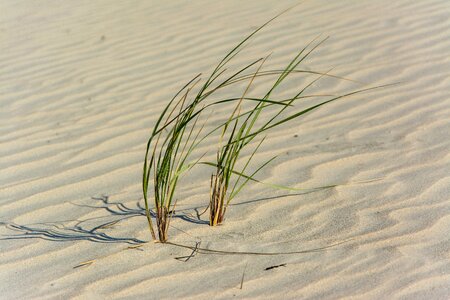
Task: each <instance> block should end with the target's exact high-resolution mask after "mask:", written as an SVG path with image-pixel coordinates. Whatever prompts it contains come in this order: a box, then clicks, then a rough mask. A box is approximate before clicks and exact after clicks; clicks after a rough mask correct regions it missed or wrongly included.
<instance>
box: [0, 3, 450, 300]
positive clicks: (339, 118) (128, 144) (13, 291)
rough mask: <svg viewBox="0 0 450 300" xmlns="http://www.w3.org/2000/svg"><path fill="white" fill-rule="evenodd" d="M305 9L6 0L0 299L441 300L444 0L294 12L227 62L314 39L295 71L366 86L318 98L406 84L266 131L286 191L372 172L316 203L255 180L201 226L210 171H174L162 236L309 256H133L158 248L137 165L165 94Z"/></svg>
mask: <svg viewBox="0 0 450 300" xmlns="http://www.w3.org/2000/svg"><path fill="white" fill-rule="evenodd" d="M296 3H297V1H269V0H263V1H256V0H254V1H253V0H252V1H234V0H231V1H206V0H204V1H200V0H199V1H113V2H112V1H75V2H74V1H71V2H61V1H50V0H48V1H47V0H45V1H2V3H0V11H2V13H1V16H2V17H1V18H0V19H1V20H0V35H1V36H2V38H1V41H2V42H1V44H0V48H1V51H0V91H1V92H0V105H1V110H0V124H1V126H0V145H1V146H0V157H1V158H0V166H1V168H0V174H1V175H0V195H1V197H0V222H1V223H2V225H3V226H0V251H1V255H0V282H1V283H0V298H1V299H69V298H70V299H137V298H142V299H173V298H186V299H229V298H232V297H237V298H246V299H337V298H346V299H348V298H351V299H448V298H450V238H449V234H448V229H449V228H450V201H449V199H450V151H449V150H450V136H449V132H450V56H449V53H450V39H449V35H450V2H448V1H446V0H426V1H409V0H399V1H385V0H377V1H352V0H344V1H325V0H309V1H305V2H304V3H303V4H301V5H299V6H298V7H296V8H294V9H293V10H292V11H290V12H289V13H286V14H285V15H283V16H282V17H280V18H279V19H277V20H276V21H275V22H273V23H272V24H271V25H270V26H269V27H267V28H265V29H264V30H263V31H262V32H261V33H260V34H259V35H258V36H256V37H255V38H254V40H253V41H252V43H251V45H250V46H249V47H248V48H247V49H246V50H245V51H244V52H243V53H242V55H240V56H238V57H237V58H236V60H235V61H234V62H233V63H232V64H231V67H233V66H234V67H237V66H240V65H242V64H244V63H246V62H248V61H249V60H250V59H252V58H255V57H261V56H264V55H266V54H268V53H270V52H272V51H273V54H272V56H271V58H270V60H269V62H268V65H269V66H278V67H279V66H283V65H285V64H286V63H287V62H288V61H289V60H290V59H291V58H292V56H293V55H294V54H295V52H296V51H297V50H299V49H301V48H302V47H304V46H305V45H306V44H307V43H308V42H309V41H311V40H312V39H313V38H314V37H316V36H318V35H319V34H322V36H330V38H329V39H328V40H327V41H326V43H324V45H323V46H321V47H320V48H319V49H318V50H317V51H316V52H314V53H313V54H312V55H311V56H310V57H308V59H307V61H306V62H305V63H304V66H303V67H304V68H306V69H309V70H319V71H327V70H329V69H330V68H332V67H334V69H333V73H334V74H336V75H339V76H343V77H346V78H351V79H353V80H355V81H358V82H348V81H342V80H333V79H326V80H324V81H322V82H320V83H319V84H317V85H316V86H315V88H314V90H313V92H320V93H324V92H325V93H342V92H344V91H348V90H352V89H355V88H359V87H361V86H367V85H372V86H373V85H380V84H387V83H393V82H401V84H399V85H397V86H393V87H389V88H385V89H380V90H377V91H376V92H372V93H367V94H363V95H359V96H356V97H352V98H349V99H346V100H344V101H338V102H335V103H332V104H330V105H328V106H324V107H322V108H321V109H320V110H318V111H316V112H314V113H311V114H309V115H307V116H305V117H304V118H302V119H300V120H298V121H295V122H293V123H291V124H289V125H288V126H283V127H280V128H278V129H275V130H273V131H272V132H270V133H269V138H268V139H267V141H266V142H265V144H264V145H263V147H262V149H261V152H260V153H259V155H258V157H256V161H255V163H258V162H263V161H264V159H267V158H268V157H271V156H272V155H279V157H278V158H277V160H276V161H275V163H273V164H272V165H271V166H269V167H268V168H267V169H265V170H264V171H263V172H261V173H260V175H259V178H260V179H261V180H263V181H267V182H273V183H278V184H283V185H288V186H292V187H296V188H302V187H317V186H323V185H327V184H333V183H351V182H360V181H365V180H369V179H375V178H378V179H379V180H376V181H370V182H365V183H358V184H356V183H354V184H346V185H340V186H338V187H336V188H333V189H328V190H320V191H316V192H308V193H307V192H286V191H279V190H273V189H271V188H268V187H266V186H264V185H258V184H251V185H249V186H248V187H247V188H246V190H245V191H244V192H243V193H242V194H241V195H240V196H239V197H238V198H237V199H236V201H235V202H234V203H233V205H232V206H231V207H230V208H229V211H228V212H227V220H226V222H225V224H224V225H223V226H220V227H217V228H210V227H209V226H207V225H206V223H205V222H206V215H204V216H203V217H202V219H201V220H198V219H197V218H196V217H195V216H196V213H197V212H199V211H201V210H202V209H204V207H205V206H206V204H207V199H208V184H209V182H208V178H209V176H210V174H209V170H208V169H207V168H203V167H198V168H195V169H193V171H192V173H191V176H189V177H186V178H184V179H183V182H182V183H183V184H182V185H181V186H180V190H179V193H178V196H177V198H178V199H179V204H178V209H179V210H178V214H177V215H176V217H175V218H174V220H173V222H172V224H173V227H172V228H171V231H170V240H171V241H173V242H175V243H180V244H184V245H190V246H193V245H195V243H196V242H197V241H201V246H202V247H205V248H210V249H220V250H224V251H244V252H245V251H247V252H249V251H250V252H289V251H303V250H305V253H301V254H293V255H274V256H258V255H211V254H209V255H208V254H197V255H196V256H195V257H193V258H192V259H190V260H189V261H188V262H182V261H180V260H176V259H174V258H175V257H180V256H187V255H189V254H190V252H191V251H190V250H188V249H183V248H180V247H175V246H171V245H161V244H154V243H146V244H144V245H143V246H141V247H139V248H133V247H131V248H129V247H130V246H136V245H139V244H140V243H142V242H147V241H149V239H150V234H149V232H148V227H147V224H146V220H145V217H144V210H143V207H142V205H143V200H142V194H141V183H140V180H141V169H142V161H143V155H144V151H145V149H144V147H145V143H146V139H147V138H148V135H149V133H150V130H151V126H152V125H153V124H154V122H155V121H156V119H157V117H158V115H159V113H160V111H161V109H162V107H163V106H164V105H165V103H166V101H167V100H168V99H170V97H171V96H173V94H174V93H175V92H176V91H177V90H178V89H179V88H180V87H181V86H182V85H183V84H184V83H185V82H187V81H188V80H189V79H191V78H192V77H193V76H194V75H195V74H197V73H200V72H209V71H211V69H212V68H213V67H214V66H215V64H216V63H217V62H218V61H219V60H220V59H221V58H222V56H223V55H224V54H225V53H226V52H227V51H228V50H230V48H231V47H232V46H233V45H234V44H236V43H237V42H239V41H240V40H241V39H242V38H243V37H245V36H246V35H247V34H249V33H250V32H251V31H252V30H254V29H255V28H256V27H257V26H259V25H260V24H262V23H264V22H265V21H267V20H268V19H270V18H271V17H272V16H274V15H275V14H276V13H278V12H280V11H282V10H283V9H285V8H287V7H289V6H292V5H294V4H296ZM305 76H307V75H305ZM306 80H307V79H306V77H302V76H299V77H298V81H293V82H291V83H289V84H287V85H286V86H285V87H284V90H283V92H284V93H286V94H289V93H290V92H292V91H294V90H295V89H297V88H298V85H299V84H300V85H301V84H304V83H305V82H306ZM261 84H262V85H263V84H264V81H262V82H261ZM263 87H264V86H263ZM263 87H262V88H263ZM262 90H263V89H261V91H262ZM258 91H259V90H258V88H256V89H255V93H256V92H258ZM226 109H227V108H226V107H224V108H221V109H219V110H218V111H216V115H214V116H217V118H220V115H221V112H222V111H225V110H226ZM206 149H207V147H206V146H204V147H202V148H200V149H198V151H197V152H196V153H194V155H196V154H200V153H203V152H204V151H206ZM208 155H213V153H210V154H208ZM116 221H117V222H116ZM334 244H338V245H335V246H334V247H331V248H327V249H323V250H321V251H308V250H314V249H316V250H317V249H319V248H322V247H328V246H330V245H334ZM91 260H92V262H91V263H90V264H89V263H88V264H85V265H82V266H79V265H80V264H82V263H83V262H89V261H91ZM283 264H285V265H283ZM277 265H283V266H279V267H277V268H272V269H269V270H265V268H268V267H271V266H277ZM76 266H79V267H76ZM243 273H245V276H244V281H243V286H242V289H241V288H240V285H241V279H242V275H243Z"/></svg>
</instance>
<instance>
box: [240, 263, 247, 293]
mask: <svg viewBox="0 0 450 300" xmlns="http://www.w3.org/2000/svg"><path fill="white" fill-rule="evenodd" d="M247 266H248V262H247V263H246V264H245V267H244V271H243V272H242V278H241V286H240V287H239V289H240V290H242V287H243V286H244V277H245V270H247Z"/></svg>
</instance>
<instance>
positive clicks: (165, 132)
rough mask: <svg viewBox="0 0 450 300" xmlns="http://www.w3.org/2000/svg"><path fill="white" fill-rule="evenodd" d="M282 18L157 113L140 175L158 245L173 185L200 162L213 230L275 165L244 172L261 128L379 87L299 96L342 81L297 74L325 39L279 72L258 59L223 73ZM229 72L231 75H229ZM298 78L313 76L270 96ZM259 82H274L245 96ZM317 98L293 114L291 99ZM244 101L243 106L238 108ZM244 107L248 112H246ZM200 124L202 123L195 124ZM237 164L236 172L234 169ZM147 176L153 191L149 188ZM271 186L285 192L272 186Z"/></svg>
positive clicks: (171, 204)
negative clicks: (206, 176) (215, 117)
mask: <svg viewBox="0 0 450 300" xmlns="http://www.w3.org/2000/svg"><path fill="white" fill-rule="evenodd" d="M282 13H284V12H282ZM282 13H281V14H282ZM281 14H279V15H277V16H275V17H274V18H272V19H271V20H269V21H267V22H266V23H264V24H263V25H262V26H260V27H259V28H257V29H256V30H255V31H253V32H252V33H251V34H250V35H248V36H247V37H246V38H244V39H243V40H242V41H241V42H240V43H238V44H237V45H236V46H235V47H234V48H232V50H231V51H229V52H228V53H227V54H226V55H225V56H224V57H223V59H222V60H221V61H220V62H219V63H218V65H217V66H216V67H215V68H214V70H213V71H212V72H211V74H210V75H209V76H208V77H207V78H206V80H204V81H202V79H201V74H199V75H197V76H195V77H194V78H193V79H191V80H190V81H189V82H188V83H186V84H185V85H184V86H183V87H182V88H181V89H180V90H179V91H178V92H177V93H176V94H175V96H174V97H173V98H172V99H171V100H170V101H169V102H168V104H167V105H166V106H165V107H164V109H163V110H162V112H161V114H160V116H159V118H158V120H157V121H156V123H155V125H154V127H153V130H152V133H151V135H150V138H149V140H148V142H147V147H146V152H145V160H144V166H143V177H142V189H143V195H144V202H145V211H146V216H147V221H148V225H149V230H150V233H151V235H152V239H153V240H159V241H160V242H163V243H164V242H166V241H167V239H168V235H169V226H170V221H171V218H172V216H173V213H174V211H175V207H176V200H175V192H176V189H177V186H178V183H179V179H180V177H181V176H182V175H185V174H186V172H187V171H188V170H190V169H191V168H192V167H194V166H195V165H196V164H198V163H202V164H206V165H209V166H212V167H213V168H214V171H213V172H214V173H213V174H212V175H211V178H210V191H211V192H210V200H209V210H210V225H212V226H215V225H218V224H220V223H222V222H223V220H224V216H225V212H226V210H227V207H228V205H229V203H230V202H231V201H232V200H233V199H234V198H235V197H236V196H237V195H238V194H239V193H240V191H241V190H242V189H243V188H244V187H245V186H246V185H247V184H248V182H250V181H253V182H259V181H258V180H257V179H255V175H256V174H257V173H258V172H259V171H260V170H262V169H263V168H264V167H265V166H267V165H268V164H269V163H270V162H271V161H272V160H273V159H275V157H273V158H271V159H269V160H267V161H266V162H264V163H263V164H262V165H260V166H259V167H257V168H256V169H254V170H252V171H251V172H250V173H248V169H249V168H250V165H251V162H252V160H253V158H254V156H255V154H256V153H257V151H258V149H259V147H260V146H261V144H262V142H263V141H264V139H265V137H262V135H265V134H266V132H267V131H268V130H270V129H272V128H274V127H277V126H280V125H282V124H284V123H287V122H290V121H294V120H296V119H298V118H299V117H301V116H303V115H304V114H306V113H309V112H311V111H313V110H315V109H317V108H319V107H321V106H323V105H325V104H328V103H330V102H333V101H336V100H338V99H342V98H346V97H349V96H352V95H355V94H358V93H362V92H366V91H370V90H373V89H376V88H380V87H383V86H377V87H370V88H365V89H359V90H355V91H352V92H350V93H346V94H343V95H329V94H320V95H312V94H306V92H307V90H308V89H309V88H310V87H312V86H313V85H314V84H315V83H316V82H317V81H318V80H320V79H321V78H323V77H325V76H326V77H331V78H337V79H341V80H346V79H344V78H341V77H338V76H334V75H331V74H329V73H328V72H325V73H322V72H315V71H307V70H302V69H299V68H298V67H299V65H300V64H301V63H302V62H303V61H304V60H305V59H306V58H307V57H308V56H309V55H310V54H311V53H312V52H313V51H314V50H315V49H316V48H317V47H319V46H320V45H321V44H322V43H323V42H325V41H326V39H327V38H324V39H322V40H318V41H317V39H315V40H313V41H311V42H310V43H309V44H308V45H307V46H305V47H304V48H303V49H301V50H300V51H299V52H298V53H296V55H295V56H294V57H293V59H292V60H291V61H290V62H289V64H287V66H286V67H285V68H283V69H280V70H265V71H264V70H262V68H263V67H264V63H265V62H266V60H267V59H268V57H262V58H257V59H255V60H253V61H251V62H249V63H248V64H246V65H244V66H243V67H242V68H240V69H238V70H236V71H234V72H230V71H229V70H228V69H227V68H226V67H227V65H228V64H229V62H230V61H231V60H232V59H233V58H234V57H236V55H238V54H239V53H240V52H241V50H242V49H243V47H244V46H245V45H246V44H247V43H248V42H249V40H250V38H252V37H253V36H254V35H255V34H256V33H258V32H259V31H260V30H261V29H263V28H264V27H265V26H267V25H268V24H269V23H270V22H272V21H273V20H274V19H276V18H277V17H278V16H280V15H281ZM228 73H231V75H230V74H228ZM305 73H307V74H309V75H315V76H316V77H315V78H314V79H313V80H311V81H310V82H309V83H308V84H306V85H304V86H303V87H302V88H300V89H299V90H298V91H297V92H296V93H295V94H294V95H293V96H291V97H289V98H287V99H276V98H274V95H275V94H276V91H277V90H278V89H280V87H281V84H282V83H283V82H284V81H285V80H286V78H288V77H290V75H292V74H305ZM226 74H228V75H226ZM260 77H274V81H273V83H272V84H271V85H270V86H269V88H268V89H267V92H265V93H264V95H263V96H262V97H249V96H248V92H249V89H250V87H251V86H252V85H253V84H255V80H256V79H257V78H260ZM241 84H244V85H245V88H244V91H243V92H242V93H241V95H240V96H237V97H233V98H220V96H219V98H217V97H216V98H214V97H215V96H216V94H218V91H221V90H224V89H227V88H228V89H232V90H233V91H236V90H237V89H238V88H239V87H240V86H241ZM323 97H326V100H323V101H322V102H320V103H318V104H315V105H312V106H310V107H308V108H304V109H301V110H298V111H296V110H295V106H294V104H295V102H296V101H301V100H305V99H308V98H319V99H321V98H323ZM244 102H246V104H248V105H243V103H244ZM230 103H231V104H232V103H235V105H234V106H233V109H232V110H231V111H230V114H229V117H228V118H227V119H226V121H225V122H223V123H221V124H218V125H217V126H216V127H213V129H212V130H209V131H208V132H206V133H203V131H204V128H205V124H206V122H208V119H207V118H206V120H204V121H201V122H200V120H203V119H205V118H201V115H202V114H204V112H205V111H207V110H211V109H213V108H214V107H215V106H217V105H226V104H230ZM248 106H250V108H245V107H248ZM199 122H200V123H202V124H201V125H200V124H199ZM216 132H221V133H220V134H219V142H218V146H217V147H216V149H217V153H216V160H215V161H213V162H211V161H210V162H208V161H202V157H203V156H200V157H196V158H194V159H192V158H191V156H192V153H193V152H194V150H195V149H196V148H197V147H198V146H199V145H200V144H201V143H202V142H203V141H205V139H206V138H207V137H209V136H211V135H213V134H214V133H216ZM249 147H250V148H251V147H253V148H252V149H253V150H252V151H251V152H250V153H251V154H250V155H249V157H248V158H247V159H246V161H244V162H241V159H240V158H241V154H242V153H245V149H247V148H249ZM237 165H241V166H242V167H241V168H240V169H239V170H236V166H237ZM151 178H152V182H153V184H152V185H150V179H151ZM273 186H274V187H276V188H284V187H281V186H277V185H273ZM151 189H153V203H154V208H152V209H151V208H150V201H149V194H150V191H149V190H151ZM152 214H153V215H154V216H152ZM152 217H154V218H155V219H156V226H154V224H153V221H152ZM155 228H156V230H155Z"/></svg>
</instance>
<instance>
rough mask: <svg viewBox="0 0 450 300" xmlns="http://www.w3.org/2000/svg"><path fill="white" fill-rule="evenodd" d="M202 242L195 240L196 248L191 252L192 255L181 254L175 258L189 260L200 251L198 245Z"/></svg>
mask: <svg viewBox="0 0 450 300" xmlns="http://www.w3.org/2000/svg"><path fill="white" fill-rule="evenodd" d="M200 244H201V242H195V248H194V249H192V252H191V254H190V255H188V256H179V257H175V259H176V260H181V261H184V262H187V261H188V260H190V259H191V258H192V257H194V256H195V254H196V253H197V251H198V246H200Z"/></svg>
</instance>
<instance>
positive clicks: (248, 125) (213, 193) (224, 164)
mask: <svg viewBox="0 0 450 300" xmlns="http://www.w3.org/2000/svg"><path fill="white" fill-rule="evenodd" d="M326 40H327V38H324V39H322V40H320V41H319V42H316V43H315V41H316V40H313V41H312V42H310V43H309V44H308V45H307V46H306V47H304V48H303V49H301V50H300V51H299V52H298V53H297V54H296V56H295V57H294V58H293V59H292V60H291V61H290V63H289V64H288V65H287V66H286V67H285V68H284V70H282V71H277V72H273V71H268V72H261V71H260V69H261V67H262V64H263V63H264V61H265V60H263V61H262V63H261V66H260V67H259V68H258V69H257V71H256V72H254V73H252V74H250V75H248V76H247V77H246V78H247V79H249V83H248V86H247V88H246V90H245V91H244V95H243V96H242V97H241V99H240V101H239V102H237V104H236V106H235V108H234V110H233V111H232V112H231V114H230V117H229V119H228V120H227V121H226V122H225V124H224V125H223V127H222V134H221V135H220V140H219V145H221V146H220V147H219V149H218V150H217V155H216V158H217V159H216V162H214V163H208V164H209V165H212V166H214V167H215V172H214V173H213V174H212V175H211V180H210V201H209V210H210V214H209V224H210V225H211V226H216V225H218V224H221V223H222V222H223V220H224V217H225V212H226V210H227V207H228V205H229V204H230V202H231V201H232V200H233V199H234V198H235V197H236V196H237V195H238V194H239V192H240V191H241V190H242V189H243V188H244V186H245V185H246V184H247V183H248V182H249V181H256V182H258V180H256V179H255V175H256V174H257V173H258V172H259V171H261V170H262V169H263V168H264V167H266V166H267V165H268V164H269V163H270V162H271V161H273V160H274V159H275V158H276V157H272V158H270V159H269V160H267V161H266V162H264V163H263V164H262V165H260V166H259V167H258V168H256V170H254V171H252V172H251V173H250V174H246V172H247V169H248V167H249V165H250V163H251V161H252V160H253V158H254V156H255V154H256V152H257V151H258V149H259V148H260V146H261V144H262V143H263V141H264V139H265V138H266V137H265V136H264V137H262V138H261V139H259V142H256V143H255V144H256V145H254V148H253V151H252V152H251V154H250V155H249V157H248V159H247V160H246V161H245V162H243V167H242V168H241V169H239V170H236V164H237V163H238V161H239V158H240V155H241V153H242V151H243V150H244V149H245V148H247V147H249V146H251V145H252V144H251V142H252V141H253V140H255V139H257V138H259V137H260V136H261V135H262V134H265V132H266V131H267V130H269V129H272V128H274V127H277V126H280V125H282V124H284V123H287V122H289V121H293V120H295V119H298V118H299V117H301V116H303V115H305V114H306V113H309V112H311V111H313V110H316V109H318V108H319V107H321V106H323V105H325V104H328V103H330V102H333V101H336V100H338V99H343V98H346V97H349V96H352V95H355V94H358V93H362V92H367V91H370V90H373V89H377V88H381V87H385V86H387V85H384V86H376V87H370V88H365V89H359V90H355V91H352V92H349V93H346V94H342V95H327V94H320V95H311V94H309V95H308V94H306V91H307V90H308V88H310V87H311V86H313V85H314V83H316V82H317V81H318V80H320V79H321V78H323V77H324V76H331V77H334V78H338V79H342V80H347V79H345V78H340V77H337V76H332V75H330V74H328V72H326V73H320V72H312V71H309V72H307V71H302V70H298V69H297V67H298V66H299V64H300V63H301V62H303V61H304V60H305V59H306V58H307V57H308V56H309V55H310V54H311V53H312V52H313V51H314V50H315V49H316V48H317V47H319V46H320V45H321V44H322V43H323V42H325V41H326ZM296 72H307V73H312V74H317V75H318V76H317V77H316V78H315V79H314V80H312V81H310V82H309V83H308V84H306V85H305V86H304V87H302V88H300V89H299V91H298V92H297V93H296V94H295V95H293V96H292V97H291V98H288V99H284V100H283V99H273V98H271V96H272V95H273V94H274V92H275V91H276V89H277V88H279V87H280V85H281V83H282V82H283V81H284V80H286V78H288V76H289V75H290V74H292V73H296ZM266 74H270V75H278V77H277V78H276V79H275V81H274V83H273V84H272V85H271V86H270V88H269V89H268V91H267V92H266V93H265V95H264V96H263V97H261V98H258V101H257V102H256V104H255V105H254V106H253V107H252V108H251V109H250V110H248V111H247V112H245V113H244V114H242V113H241V109H242V106H241V105H242V100H243V99H247V98H246V93H247V92H248V90H249V88H250V86H251V85H252V84H253V80H254V79H255V77H258V76H262V75H266ZM317 97H326V98H327V99H326V100H322V102H320V103H318V104H315V105H311V106H310V107H307V108H303V109H301V110H299V111H294V112H292V110H294V108H295V107H294V106H293V103H294V101H297V100H304V99H306V98H317ZM271 103H279V104H283V105H281V106H278V107H279V109H278V110H275V111H273V110H271V112H270V113H269V114H265V115H263V111H266V110H267V108H268V107H269V105H268V104H271ZM289 112H291V114H290V115H288V116H285V114H286V113H289ZM259 119H262V122H258V121H259ZM260 123H262V124H260ZM257 124H260V125H258V126H257ZM224 141H225V142H224ZM272 186H273V187H275V188H287V187H283V186H280V185H278V186H276V185H272ZM331 186H335V185H329V186H326V187H323V188H328V187H331Z"/></svg>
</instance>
